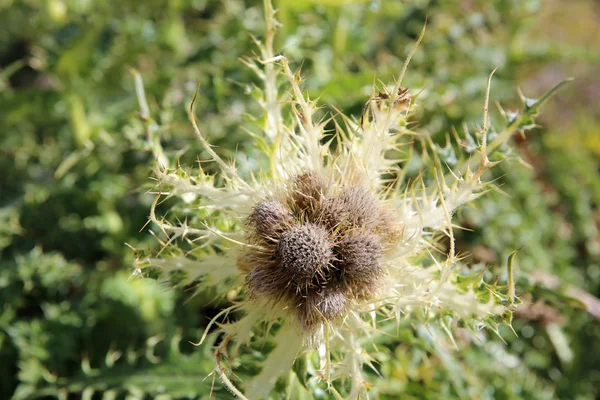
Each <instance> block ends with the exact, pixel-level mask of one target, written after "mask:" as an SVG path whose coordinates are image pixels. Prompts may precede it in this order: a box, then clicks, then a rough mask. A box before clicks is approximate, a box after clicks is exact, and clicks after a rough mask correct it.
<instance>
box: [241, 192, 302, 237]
mask: <svg viewBox="0 0 600 400" xmlns="http://www.w3.org/2000/svg"><path fill="white" fill-rule="evenodd" d="M246 223H247V224H248V225H249V226H251V227H252V228H254V231H255V232H256V234H258V236H259V237H260V238H262V239H265V240H267V241H274V240H276V239H277V238H278V237H279V236H280V235H281V234H282V233H283V232H284V231H285V230H286V229H288V228H290V227H291V225H292V223H293V219H292V216H291V215H290V212H289V210H288V209H287V208H285V206H284V205H283V204H281V203H280V202H278V201H277V200H266V201H263V202H262V203H259V204H257V205H255V206H254V208H253V209H252V212H251V213H250V215H249V216H248V219H247V221H246Z"/></svg>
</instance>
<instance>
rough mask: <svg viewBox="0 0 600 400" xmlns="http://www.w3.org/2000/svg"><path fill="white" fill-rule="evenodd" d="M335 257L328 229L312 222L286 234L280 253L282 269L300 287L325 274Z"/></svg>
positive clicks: (281, 242)
mask: <svg viewBox="0 0 600 400" xmlns="http://www.w3.org/2000/svg"><path fill="white" fill-rule="evenodd" d="M332 258H333V252H332V248H331V242H330V241H329V237H328V235H327V230H326V229H324V228H323V227H321V226H318V225H315V224H312V223H307V224H305V225H301V226H297V227H294V228H292V229H290V230H288V231H285V232H284V233H283V234H282V235H281V240H280V241H279V244H278V245H277V250H276V259H277V261H278V262H279V264H280V267H281V268H283V269H284V270H285V271H286V274H287V275H288V276H289V278H290V279H291V280H293V281H294V283H296V284H297V285H298V286H299V287H303V286H308V285H310V284H311V282H312V280H313V279H314V278H315V276H317V275H322V274H324V273H325V271H326V269H327V268H328V266H329V263H330V262H331V260H332Z"/></svg>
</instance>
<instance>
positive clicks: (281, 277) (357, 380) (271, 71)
mask: <svg viewBox="0 0 600 400" xmlns="http://www.w3.org/2000/svg"><path fill="white" fill-rule="evenodd" d="M265 15H266V32H265V35H264V39H263V41H259V40H258V39H256V40H255V42H256V45H257V46H258V48H259V50H260V54H259V55H258V56H257V57H256V59H246V60H244V63H245V64H246V65H247V66H248V67H250V68H251V69H252V70H254V71H255V72H256V73H257V75H258V77H259V78H260V79H261V81H262V82H263V86H262V88H259V87H254V88H253V95H254V97H255V98H256V99H257V100H258V102H259V104H260V105H261V106H262V108H263V110H264V114H263V116H262V118H261V119H260V120H258V125H259V126H260V128H261V129H260V132H250V134H251V135H252V136H253V138H254V139H255V140H256V144H257V146H258V148H260V150H261V151H262V153H263V154H262V155H263V157H264V158H263V159H257V160H252V163H253V164H255V165H254V166H252V165H236V164H235V163H228V162H226V161H225V160H223V159H222V158H221V157H219V155H218V154H217V153H216V152H215V151H214V150H213V148H212V147H211V146H210V144H209V142H208V140H207V139H206V137H205V136H204V134H203V133H202V132H201V130H200V128H199V126H198V124H197V123H196V119H195V116H194V113H193V107H191V108H190V119H191V122H192V124H193V127H194V130H195V132H196V134H197V137H198V140H199V141H200V142H201V143H202V145H203V146H204V149H205V151H206V152H207V153H208V154H209V155H210V160H208V161H210V162H214V163H216V165H217V166H218V168H219V170H220V173H219V174H218V176H212V175H209V174H207V173H206V172H205V171H204V169H203V168H202V166H199V167H198V168H197V169H195V170H186V169H184V168H181V167H172V166H171V165H170V162H169V160H168V158H167V157H165V156H164V154H163V152H162V150H161V149H160V146H159V145H158V144H157V145H156V148H155V154H156V155H157V160H158V163H157V168H156V171H155V177H156V179H157V182H158V183H157V187H156V193H157V194H158V195H157V197H156V200H155V202H154V205H153V207H152V210H151V221H152V222H153V223H154V224H156V225H157V226H159V227H160V229H161V230H162V233H163V234H164V238H165V241H164V243H163V245H164V246H163V250H162V252H161V255H160V256H159V257H146V256H140V257H139V258H138V262H137V265H136V271H143V269H144V268H147V267H151V266H153V267H160V268H162V269H163V270H164V272H166V273H171V272H174V271H179V270H182V271H184V272H185V273H186V276H187V278H186V279H184V282H186V283H191V282H197V284H198V286H199V287H200V288H202V287H217V291H218V292H219V293H221V295H222V297H226V298H227V299H228V300H229V301H231V302H232V305H231V306H230V307H227V308H224V309H223V310H222V311H221V312H220V313H219V314H218V315H217V316H216V317H215V318H214V319H213V320H212V321H211V323H210V324H209V327H208V328H207V331H206V332H205V334H204V336H203V337H202V338H201V339H200V341H199V344H202V343H203V342H204V339H205V338H206V337H207V334H208V332H209V328H210V327H211V326H212V325H214V324H217V323H218V324H219V328H218V332H220V333H221V334H222V335H223V336H222V339H221V341H220V343H219V344H218V346H217V347H216V348H215V352H214V357H215V374H216V375H218V376H219V377H220V379H221V380H222V381H223V383H224V384H225V386H226V387H227V388H228V389H229V390H230V391H231V392H232V393H233V394H235V395H237V396H238V397H240V398H250V399H258V398H263V397H266V396H268V394H269V393H270V391H271V390H272V389H273V387H274V385H275V383H276V381H277V378H278V377H279V376H282V375H284V376H286V375H287V374H288V372H290V371H292V369H293V368H294V369H295V372H296V375H297V376H298V377H299V378H300V379H301V380H302V381H305V379H306V378H307V376H312V377H313V379H312V382H310V383H309V382H307V383H306V384H307V385H308V386H310V387H312V388H313V389H314V390H317V389H316V388H317V387H318V386H319V384H318V382H321V383H322V388H323V389H326V390H328V391H329V392H330V393H331V394H332V395H333V396H334V397H335V398H343V397H348V398H367V397H368V396H369V392H370V391H371V390H372V391H374V392H377V389H376V385H375V388H374V389H372V388H373V382H370V381H369V380H368V377H367V375H368V373H367V372H366V370H365V368H371V369H372V370H373V371H375V372H376V373H377V372H378V371H377V368H376V367H375V364H376V362H377V361H378V360H377V356H375V355H374V354H371V347H370V343H374V342H375V338H376V337H378V336H379V335H384V334H393V332H394V328H395V327H396V326H397V324H398V323H399V321H401V320H405V319H408V320H412V321H414V322H415V323H420V324H435V325H437V326H440V327H441V328H442V329H443V330H444V331H445V332H446V333H447V334H448V335H449V337H450V338H451V340H452V341H454V339H453V336H452V331H451V325H452V323H453V321H460V324H461V326H464V327H467V328H468V329H470V330H472V331H473V332H476V331H478V330H480V329H481V328H482V327H487V328H490V329H491V330H492V331H497V329H498V325H499V324H501V323H505V324H510V322H511V318H512V314H511V311H512V310H513V308H514V307H515V305H516V304H517V303H518V301H519V300H518V298H517V297H516V296H515V288H514V283H513V281H512V260H513V257H511V258H510V259H509V267H510V268H509V274H508V281H507V282H506V283H505V284H504V285H498V284H497V282H496V283H493V284H489V283H485V282H484V281H483V279H482V277H483V275H484V274H483V272H482V271H480V272H476V273H471V274H465V273H464V271H465V268H464V267H465V266H464V265H463V263H462V262H461V257H460V255H458V254H457V252H456V250H455V245H454V234H453V229H454V228H455V226H454V223H453V219H452V217H453V214H454V213H455V212H456V210H457V209H458V208H459V207H460V206H462V205H464V204H465V203H468V202H471V201H473V200H475V199H476V198H477V197H479V196H480V195H482V194H484V193H486V192H487V191H489V190H492V189H493V182H490V181H489V180H488V178H486V176H487V175H486V174H487V171H488V170H489V169H491V168H493V167H494V166H495V165H497V164H498V163H499V162H500V161H501V160H502V159H504V158H505V157H507V156H509V155H510V149H509V148H507V146H506V143H507V141H508V140H509V139H510V138H511V136H512V135H513V134H514V133H516V132H524V131H526V130H528V129H531V128H532V127H533V126H535V117H536V116H537V114H538V112H539V108H540V106H541V105H542V104H543V103H544V102H545V101H546V100H547V98H548V97H549V96H550V95H551V94H552V93H553V92H554V91H555V90H556V89H557V88H558V87H560V86H561V85H562V84H563V83H564V82H566V81H564V82H561V83H560V84H559V85H557V86H556V87H554V88H553V89H552V90H550V91H549V92H548V93H547V94H545V95H544V96H542V97H541V98H540V99H528V98H525V97H524V96H523V97H522V99H523V109H522V110H521V111H520V112H503V115H504V116H505V117H506V122H505V125H504V126H502V127H500V128H499V129H494V127H492V126H491V124H490V121H489V116H488V115H489V110H488V105H489V85H490V81H491V75H490V81H488V95H487V96H486V98H485V101H484V107H483V120H482V123H481V125H480V126H479V127H477V128H475V129H474V130H473V132H468V131H465V132H464V133H463V134H462V135H459V134H458V133H455V135H454V137H453V140H449V141H448V143H447V145H446V146H445V147H443V148H442V147H440V146H438V145H437V144H435V143H434V141H433V140H432V139H431V138H430V137H428V135H427V134H426V133H419V132H417V131H414V130H412V129H411V128H410V126H411V125H410V122H411V118H412V117H413V112H414V110H415V108H416V107H417V102H416V101H417V96H416V95H415V94H413V93H412V92H411V91H410V90H409V89H405V88H403V87H402V81H403V77H404V74H405V72H406V69H407V66H408V63H409V61H410V58H411V57H412V55H413V53H414V51H415V50H416V47H417V45H418V43H419V42H420V40H421V39H422V37H423V34H424V31H425V30H424V29H423V31H422V33H421V36H420V37H419V39H418V41H417V43H416V45H415V47H414V48H413V50H412V51H411V52H410V54H409V56H408V57H407V60H406V62H405V64H404V67H403V69H402V71H401V72H400V74H399V76H398V77H397V78H396V79H395V81H394V82H393V83H392V84H385V83H380V88H377V89H376V90H375V94H374V95H373V96H372V97H371V98H370V99H368V100H367V101H366V102H365V106H364V108H363V112H362V115H360V116H356V117H354V118H352V117H348V116H345V115H343V114H342V113H341V112H336V114H335V115H334V116H332V117H326V116H324V115H323V113H321V112H320V109H319V106H318V103H317V101H315V100H312V99H310V98H309V97H308V96H306V95H305V94H304V93H303V91H302V89H301V84H302V77H301V75H300V72H294V71H293V70H292V68H291V67H290V63H289V61H288V60H287V59H286V58H285V57H283V56H281V55H276V54H275V52H274V50H273V38H274V34H275V31H276V29H277V27H278V22H277V20H276V19H275V18H274V12H273V9H272V7H271V5H270V2H269V1H265ZM282 87H283V88H284V89H283V90H282ZM141 104H143V101H141ZM415 150H419V151H420V152H421V160H424V161H425V162H426V164H425V165H423V166H422V170H421V172H420V173H418V174H415V175H414V179H410V176H409V175H408V174H407V170H408V165H409V163H410V162H411V154H412V153H413V152H414V151H415ZM164 198H167V199H171V198H177V199H179V200H180V201H178V202H175V204H174V205H172V206H171V207H170V209H169V211H168V212H165V214H164V215H163V216H160V215H159V214H158V211H157V210H158V209H159V205H160V204H161V201H163V200H164ZM229 316H234V317H235V321H234V322H228V323H226V322H225V321H226V319H227V318H228V317H229ZM265 341H272V343H273V345H274V348H273V350H272V351H271V352H269V353H268V354H265V355H264V360H263V361H262V363H261V364H262V371H260V372H259V373H254V374H251V373H250V374H249V375H252V377H251V378H250V379H245V380H244V381H243V382H242V383H236V382H234V380H233V379H232V375H231V372H232V371H236V372H240V373H243V372H244V371H243V367H244V366H243V365H240V364H239V363H240V361H239V360H243V359H244V354H245V352H247V351H248V349H252V348H254V347H256V346H257V345H259V344H260V343H264V342H265ZM265 352H266V351H265ZM227 360H228V361H229V364H227ZM299 366H301V368H300V370H301V371H303V372H298V370H297V368H298V367H299ZM238 367H239V368H238ZM315 382H316V383H315Z"/></svg>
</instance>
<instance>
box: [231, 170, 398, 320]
mask: <svg viewBox="0 0 600 400" xmlns="http://www.w3.org/2000/svg"><path fill="white" fill-rule="evenodd" d="M326 193H333V194H330V195H327V194H326ZM389 221H390V218H389V217H388V213H387V212H386V210H385V209H384V208H383V207H382V205H381V204H380V202H379V201H378V200H377V199H376V198H375V197H374V196H373V195H372V194H371V193H369V192H368V191H367V190H365V189H363V188H361V187H356V186H351V187H328V186H327V185H326V184H325V181H324V180H323V179H322V178H321V177H319V176H318V175H316V174H314V173H305V174H301V175H298V176H296V177H294V178H293V179H292V180H291V182H290V183H289V184H288V185H286V187H285V190H282V194H281V196H280V197H279V198H276V199H275V198H273V199H268V200H265V201H263V202H261V203H258V204H256V205H255V206H254V208H253V209H252V212H251V213H250V215H249V216H248V218H247V220H246V223H247V227H248V234H249V235H248V236H249V239H250V241H251V242H252V243H253V244H255V245H256V246H253V247H252V248H250V249H249V250H247V252H246V254H245V255H244V257H243V258H242V264H243V268H242V269H244V270H246V271H247V278H246V282H247V285H248V289H249V291H250V295H251V296H252V297H261V298H267V299H270V300H272V301H274V302H284V304H285V305H287V306H288V308H289V309H290V310H292V312H293V313H295V315H296V317H297V320H298V321H299V323H300V325H301V326H302V327H303V328H305V329H306V330H313V329H314V328H315V327H316V326H317V325H318V324H319V323H321V322H322V321H323V319H334V318H337V317H339V316H341V315H343V314H344V312H345V310H346V309H347V307H348V305H349V304H351V303H352V302H358V301H363V300H368V299H370V298H373V297H374V296H375V295H376V294H377V292H378V291H379V289H380V288H381V284H382V278H383V276H384V272H385V270H384V268H383V265H382V260H383V249H384V244H385V243H386V240H389V237H390V233H391V232H392V231H393V228H392V225H391V223H390V222H389Z"/></svg>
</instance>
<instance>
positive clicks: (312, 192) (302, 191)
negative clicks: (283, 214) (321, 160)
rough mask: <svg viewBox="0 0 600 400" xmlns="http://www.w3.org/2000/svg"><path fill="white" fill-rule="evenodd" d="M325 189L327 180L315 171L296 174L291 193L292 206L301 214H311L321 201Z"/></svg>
mask: <svg viewBox="0 0 600 400" xmlns="http://www.w3.org/2000/svg"><path fill="white" fill-rule="evenodd" d="M325 189H326V183H325V180H324V179H323V178H321V177H320V176H319V175H317V174H315V173H314V172H305V173H303V174H300V175H298V176H296V177H295V178H294V179H293V184H292V189H291V190H292V192H291V194H290V197H291V200H292V208H294V209H295V210H296V211H297V212H298V213H299V214H300V215H302V214H307V213H309V214H310V213H311V212H312V210H314V209H315V207H316V206H317V205H318V203H319V202H320V200H321V197H322V196H323V193H324V191H325Z"/></svg>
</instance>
